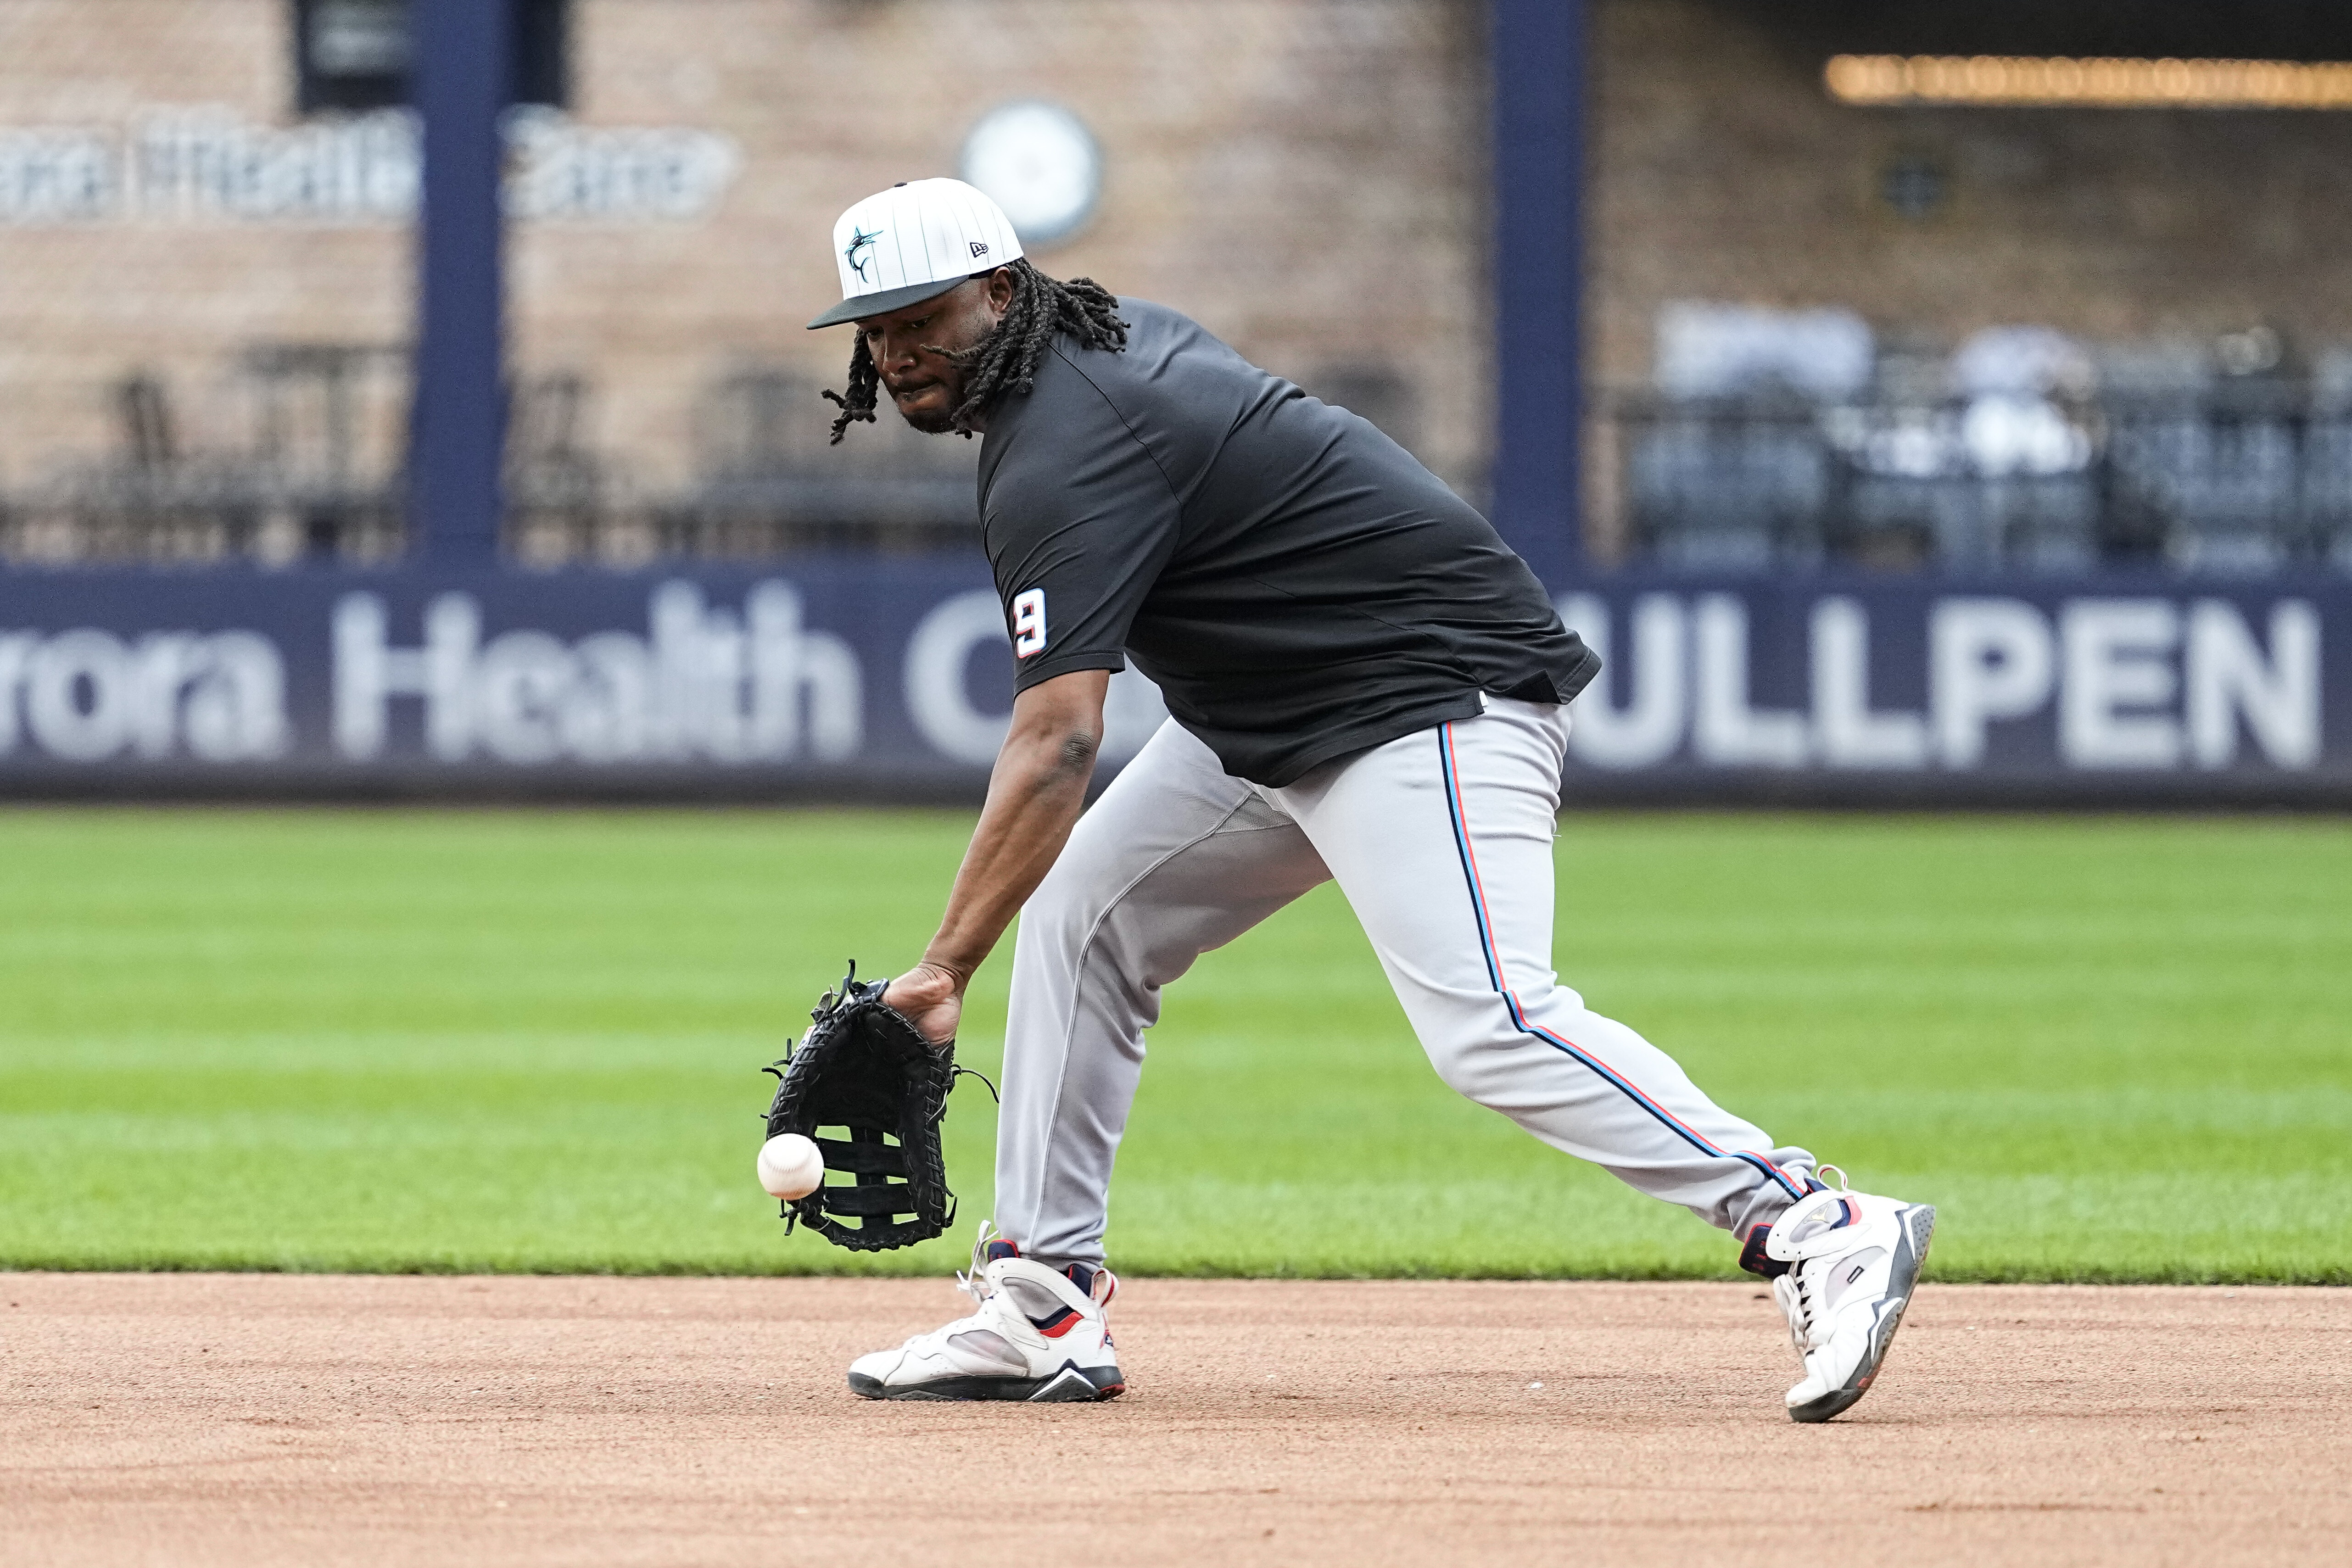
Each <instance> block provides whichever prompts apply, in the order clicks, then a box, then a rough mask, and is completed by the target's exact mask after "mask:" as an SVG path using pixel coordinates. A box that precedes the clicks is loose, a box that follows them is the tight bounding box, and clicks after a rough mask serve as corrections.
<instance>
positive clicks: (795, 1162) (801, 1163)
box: [760, 1133, 824, 1198]
mask: <svg viewBox="0 0 2352 1568" xmlns="http://www.w3.org/2000/svg"><path fill="white" fill-rule="evenodd" d="M823 1185H824V1155H821V1154H819V1153H818V1152H817V1146H816V1145H815V1143H814V1141H812V1140H810V1139H808V1138H804V1137H803V1136H801V1135H800V1134H798V1133H779V1134H776V1135H775V1136H774V1137H772V1138H770V1139H769V1140H768V1141H767V1142H766V1143H764V1144H762V1145H760V1186H761V1187H762V1188H763V1189H765V1191H766V1192H767V1194H768V1196H769V1197H782V1198H795V1197H807V1196H808V1195H809V1194H811V1193H813V1192H814V1191H815V1190H816V1189H817V1188H818V1187H819V1186H823Z"/></svg>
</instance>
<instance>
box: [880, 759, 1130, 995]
mask: <svg viewBox="0 0 2352 1568" xmlns="http://www.w3.org/2000/svg"><path fill="white" fill-rule="evenodd" d="M1101 740H1102V724H1101V717H1100V714H1099V712H1097V713H1095V714H1092V715H1087V714H1083V713H1081V714H1076V715H1066V714H1055V715H1052V716H1050V718H1049V721H1048V722H1044V723H1034V724H1031V725H1026V726H1022V725H1018V724H1016V727H1015V729H1014V731H1013V734H1012V735H1011V736H1010V737H1007V739H1006V741H1005V744H1004V748H1003V750H1002V751H1001V752H999V753H998V754H997V758H996V768H995V770H994V771H993V772H992V774H991V775H990V776H989V782H988V803H987V804H986V805H985V806H983V807H982V809H981V813H980V825H979V827H978V828H977V829H976V830H975V831H973V833H972V836H971V848H970V849H969V850H967V851H966V852H964V860H963V865H962V866H961V869H959V870H958V871H957V873H956V879H955V887H954V889H953V891H952V892H950V894H949V895H948V907H947V913H946V915H944V916H942V917H941V919H940V929H939V935H938V936H934V937H932V938H931V943H930V946H929V947H928V948H927V949H925V951H924V953H923V962H924V963H926V964H929V965H933V966H936V967H940V968H943V969H947V970H949V971H950V972H951V973H953V974H954V976H955V977H956V979H957V981H958V982H959V984H961V982H962V981H965V980H968V979H970V978H971V975H972V972H973V971H974V970H976V969H978V968H979V967H980V966H981V964H982V961H983V960H985V959H986V958H987V956H988V955H989V953H990V952H991V951H992V950H993V949H994V947H995V946H996V943H997V940H998V938H1000V937H1002V936H1003V935H1004V928H1005V927H1006V926H1008V925H1012V924H1013V916H1014V915H1017V914H1019V913H1020V911H1021V906H1022V905H1023V904H1025V903H1027V902H1028V900H1029V895H1030V894H1032V893H1034V892H1035V891H1036V890H1037V884H1038V883H1041V882H1043V881H1045V873H1047V872H1049V871H1051V870H1052V869H1053V868H1054V862H1055V859H1056V858H1058V857H1059V856H1060V854H1061V852H1062V846H1063V844H1065V843H1066V842H1067V841H1068V840H1069V837H1070V829H1071V828H1072V826H1074V825H1075V824H1076V821H1077V820H1078V813H1079V812H1080V811H1081V810H1084V809H1085V806H1086V797H1087V783H1088V782H1089V781H1090V780H1091V779H1093V777H1094V770H1095V753H1096V750H1097V747H1099V745H1100V744H1101Z"/></svg>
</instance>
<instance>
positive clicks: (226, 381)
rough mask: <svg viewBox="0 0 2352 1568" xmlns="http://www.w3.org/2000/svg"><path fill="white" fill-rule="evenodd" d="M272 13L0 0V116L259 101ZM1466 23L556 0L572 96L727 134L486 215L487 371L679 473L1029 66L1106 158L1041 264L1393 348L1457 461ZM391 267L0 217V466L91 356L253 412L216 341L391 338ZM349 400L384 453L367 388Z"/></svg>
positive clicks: (1368, 7)
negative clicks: (619, 192) (646, 216)
mask: <svg viewBox="0 0 2352 1568" xmlns="http://www.w3.org/2000/svg"><path fill="white" fill-rule="evenodd" d="M289 9H290V8H289V6H288V5H286V4H285V0H0V131H5V130H7V129H8V128H10V127H22V126H27V125H88V126H92V127H100V128H111V129H113V130H114V131H118V132H119V131H121V129H122V128H123V127H124V126H125V125H126V124H127V123H129V122H130V121H131V120H132V119H133V118H134V117H136V116H137V115H139V114H140V113H142V112H143V111H146V110H152V109H154V108H156V107H158V106H174V105H195V104H217V105H223V106H226V107H228V108H230V109H233V110H236V111H237V112H238V113H239V114H241V115H244V116H246V117H248V118H250V119H253V120H268V121H273V122H278V123H281V124H282V123H286V122H288V121H289V120H290V119H291V109H290V99H291V97H292V92H293V85H292V69H291V65H290V55H289V40H288V37H287V36H286V28H287V26H288V16H289ZM1481 36H1482V26H1481V21H1480V12H1479V8H1478V7H1477V5H1475V0H1440V3H1432V0H862V3H855V4H853V3H850V0H579V4H578V6H577V10H576V12H575V34H574V37H575V43H574V53H573V57H572V63H573V80H574V84H575V85H574V96H573V104H572V109H573V113H574V116H575V118H576V119H577V120H579V121H581V122H583V123H584V124H588V125H605V126H651V125H661V126H691V127H698V128H700V129H703V130H707V131H716V132H719V133H722V134H724V135H725V136H727V137H730V138H731V139H732V140H733V141H734V142H735V143H736V144H737V145H738V146H739V147H740V152H741V154H742V161H741V164H740V172H739V173H738V174H737V176H736V178H735V180H734V183H733V184H732V187H731V188H730V190H729V191H728V193H727V194H726V196H725V198H724V200H723V201H722V202H721V203H720V204H719V206H718V207H717V208H716V210H715V211H714V212H712V213H711V214H709V216H707V217H705V218H703V219H700V220H698V221H694V222H689V223H632V224H626V225H615V224H597V223H576V222H571V223H567V222H550V223H535V224H527V225H518V226H517V228H516V229H515V231H514V235H513V241H512V250H511V274H510V287H511V291H512V298H513V307H514V309H513V319H514V333H515V358H516V361H517V363H518V366H519V368H520V370H521V371H523V372H525V373H527V374H528V373H544V372H550V371H577V372H579V373H581V374H582V375H583V376H584V377H585V379H586V380H587V382H588V383H589V385H590V388H591V392H592V397H591V400H590V402H589V404H588V408H589V422H590V428H589V434H590V436H591V439H592V440H593V443H594V444H597V445H599V446H601V447H602V448H604V450H606V451H607V452H609V453H611V454H612V455H615V456H616V457H618V458H619V459H620V460H621V461H622V462H623V464H624V465H625V466H626V467H627V468H628V469H629V471H630V472H632V473H633V474H634V475H635V476H636V478H637V479H638V481H639V482H640V483H641V484H643V485H645V486H652V487H655V488H659V487H662V486H676V485H680V484H683V483H685V482H686V481H687V480H688V477H689V476H690V471H691V469H692V467H693V465H694V461H695V459H694V447H695V439H694V437H695V430H694V425H695V418H696V409H697V407H698V399H700V398H701V397H702V396H703V395H704V393H705V392H707V390H708V389H709V386H710V385H711V384H712V383H713V382H715V381H717V380H718V379H719V378H721V377H724V376H725V375H727V374H729V373H730V371H736V370H739V369H740V368H742V367H744V366H745V365H747V364H754V363H761V364H764V363H774V364H781V365H785V366H792V367H799V368H801V369H803V370H804V371H806V372H807V373H809V374H811V375H813V376H833V377H837V376H838V374H839V371H840V368H841V366H842V365H843V363H845V361H846V357H847V353H848V349H849V343H848V340H847V335H846V333H845V332H841V331H835V332H832V333H822V334H816V333H807V332H804V331H803V329H802V327H801V323H802V322H803V321H804V320H805V319H807V318H808V316H810V315H811V314H813V313H814V311H815V310H816V309H817V308H821V307H822V306H823V305H824V304H825V303H828V302H829V301H830V300H831V299H832V298H835V297H836V295H837V292H838V285H837V283H836V281H835V273H834V267H833V263H832V258H831V256H830V255H829V235H830V230H831V224H832V220H833V218H834V216H835V214H836V213H837V212H838V211H839V210H840V209H841V208H842V207H844V206H845V205H847V204H849V203H850V202H851V201H853V200H855V199H856V198H857V197H859V196H862V195H864V194H866V193H868V192H870V191H871V190H873V189H876V188H878V187H879V186H881V185H884V184H887V183H890V182H891V181H893V180H898V179H906V178H912V177H919V176H922V175H927V174H935V173H950V172H954V169H955V162H956V156H957V151H958V148H959V145H960V143H961V140H962V137H963V134H964V132H965V131H966V130H967V129H968V128H969V126H970V125H971V122H972V121H973V120H975V119H976V118H977V117H978V116H979V115H980V114H981V113H982V111H983V110H986V109H988V108H990V107H991V106H992V105H994V104H996V103H999V102H1002V101H1003V100H1005V99H1015V98H1022V97H1031V96H1037V97H1045V98H1050V99H1056V100H1059V101H1060V102H1062V103H1064V104H1066V105H1067V106H1068V107H1069V108H1071V109H1072V110H1075V111H1076V113H1077V114H1078V115H1079V116H1080V117H1081V118H1082V119H1083V120H1085V121H1086V122H1087V124H1088V126H1089V127H1090V129H1091V130H1092V131H1093V132H1094V134H1095V135H1096V137H1097V140H1098V141H1099V142H1100V143H1101V145H1102V147H1103V150H1104V154H1105V165H1106V174H1105V186H1104V192H1103V196H1102V201H1101V205H1100V208H1099V213H1098V215H1097V218H1096V219H1095V221H1094V223H1093V224H1092V225H1091V226H1090V227H1089V228H1088V229H1087V230H1086V231H1085V232H1084V233H1083V234H1081V235H1078V236H1076V238H1075V239H1074V240H1073V241H1072V242H1070V243H1068V244H1066V245H1065V246H1060V247H1057V248H1054V249H1051V250H1049V251H1046V252H1044V253H1042V254H1040V255H1039V256H1037V257H1036V259H1037V260H1038V261H1039V263H1040V264H1041V265H1043V266H1044V267H1046V268H1047V269H1048V270H1050V271H1054V272H1056V273H1060V274H1064V275H1070V274H1080V273H1083V274H1089V275H1092V276H1094V277H1097V278H1099V279H1100V280H1102V281H1104V282H1105V283H1107V284H1108V285H1110V286H1111V287H1114V288H1117V289H1118V290H1121V291H1123V292H1129V293H1134V294H1139V295H1142V296H1146V297H1149V298H1157V299H1160V300H1162V301H1164V302H1167V303H1169V304H1172V305H1175V306H1177V307H1179V308H1182V309H1185V310H1188V311H1190V312H1191V313H1192V314H1193V315H1195V316H1197V317H1198V318H1200V319H1202V321H1203V322H1205V323H1206V324H1207V325H1209V326H1210V328H1211V329H1213V330H1215V331H1217V332H1219V333H1220V334H1222V335H1223V336H1225V337H1227V338H1228V339H1229V340H1232V341H1233V342H1234V344H1235V345H1236V346H1237V347H1239V348H1241V349H1242V350H1243V351H1244V352H1245V353H1248V354H1250V355H1252V356H1253V357H1255V358H1256V359H1258V360H1259V361H1261V362H1262V363H1265V364H1266V365H1268V366H1269V367H1271V368H1274V369H1276V370H1278V371H1283V372H1285V373H1287V374H1291V375H1294V376H1297V377H1299V378H1300V379H1302V380H1303V381H1305V382H1307V384H1308V385H1309V386H1310V387H1312V386H1314V385H1315V384H1317V382H1318V380H1328V379H1330V378H1333V377H1337V376H1344V375H1346V374H1347V373H1349V371H1351V370H1355V369H1360V368H1371V369H1375V370H1383V369H1384V370H1390V371H1394V372H1395V373H1396V374H1397V375H1398V376H1399V378H1400V379H1401V380H1402V382H1404V383H1405V384H1406V385H1407V387H1408V388H1409V393H1408V397H1407V399H1406V404H1407V406H1402V407H1401V408H1400V409H1399V411H1398V412H1397V413H1396V414H1395V416H1394V417H1395V418H1396V419H1397V420H1398V421H1399V423H1401V424H1402V426H1403V429H1402V432H1401V433H1402V434H1406V435H1407V436H1408V437H1409V439H1411V440H1412V442H1413V444H1415V445H1416V446H1417V447H1418V448H1419V449H1420V450H1421V451H1422V452H1423V455H1425V456H1426V457H1427V458H1428V459H1429V460H1430V461H1431V462H1432V463H1433V465H1435V466H1437V467H1438V468H1439V469H1440V470H1441V471H1443V472H1444V473H1445V474H1446V475H1447V476H1449V477H1451V478H1454V479H1455V480H1456V481H1457V482H1461V483H1464V484H1465V485H1469V486H1475V484H1476V483H1477V482H1478V480H1479V478H1480V474H1481V469H1482V465H1483V462H1484V454H1485V445H1486V434H1485V432H1486V419H1487V413H1486V371H1485V350H1484V347H1483V337H1484V331H1485V329H1484V325H1483V318H1482V310H1483V300H1484V293H1483V288H1482V287H1481V282H1480V277H1479V269H1480V267H1481V266H1482V265H1483V263H1482V260H1481V247H1480V245H1479V235H1480V234H1481V231H1482V228H1483V225H1484V221H1485V220H1484V215H1483V213H1484V201H1485V194H1484V177H1483V174H1482V172H1481V171H1482V168H1483V156H1484V155H1483V149H1482V145H1481V138H1482V135H1483V125H1484V113H1485V110H1484V98H1483V86H1482V78H1483V69H1484V67H1483V59H1482V56H1481V47H1482V46H1481V42H1480V39H1481ZM409 268H410V239H409V235H408V234H407V232H406V231H405V229H404V227H401V226H399V225H390V224H383V223H377V224H373V225H367V224H361V225H283V224H257V223H251V222H242V221H237V220H231V219H215V220H206V221H190V220H175V221H170V222H165V221H160V220H151V219H148V218H143V217H141V218H130V219H110V220H106V221H98V222H92V223H89V224H85V225H79V226H65V227H55V226H47V227H42V226H32V227H28V226H22V225H17V226H7V225H0V486H8V485H12V484H16V485H21V484H23V483H25V482H26V481H27V480H28V479H29V478H32V477H35V476H37V475H38V474H39V473H40V472H41V471H42V470H43V469H44V467H45V466H47V465H53V464H55V463H56V462H57V461H58V460H60V459H61V458H63V457H67V456H71V455H82V456H88V455H93V454H97V453H100V452H102V451H103V450H105V449H106V448H107V447H108V446H109V444H110V443H113V442H114V441H115V440H116V439H117V433H116V415H115V413H113V411H112V404H111V402H110V392H109V388H110V384H111V383H113V382H116V381H118V380H119V379H120V378H121V377H122V376H124V375H126V374H128V373H130V372H131V371H134V370H140V369H147V370H152V371H155V372H157V373H158V374H160V375H161V377H162V378H163V380H164V381H165V382H167V384H168V385H169V386H170V387H171V388H172V390H173V402H174V407H175V408H176V409H178V410H180V411H181V412H182V413H183V416H184V421H183V422H184V424H185V425H186V426H187V427H188V430H187V434H186V441H187V443H188V444H195V445H201V444H206V443H210V444H219V445H234V444H237V443H239V442H244V441H249V440H250V439H252V433H251V428H250V427H251V425H252V422H253V420H254V419H255V418H256V417H257V416H256V415H255V414H254V413H252V411H251V410H250V409H248V408H247V407H245V406H244V405H243V404H242V403H241V402H239V401H238V399H237V398H236V396H234V395H232V393H233V392H235V388H236V381H235V378H234V377H233V376H231V375H230V373H229V372H230V371H231V368H232V365H233V361H234V360H235V358H236V355H237V354H238V353H239V352H240V351H241V350H244V349H245V348H246V347H247V346H248V345H251V344H253V343H257V342H263V341H286V340H290V341H334V342H351V343H385V344H396V343H399V342H402V341H404V340H405V339H406V337H407V334H408V331H409V323H410V315H411V303H410V302H411V279H410V274H409ZM836 384H837V382H836ZM811 403H812V406H811V408H810V411H809V416H810V418H811V419H812V420H814V421H817V422H820V423H821V422H822V421H823V420H824V418H825V416H826V414H827V413H829V411H830V405H825V404H822V403H816V402H814V399H813V398H812V400H811ZM370 417H371V420H372V423H371V426H370V430H371V436H370V439H371V442H372V443H373V448H372V449H373V451H374V452H375V453H376V455H377V456H378V457H379V458H382V457H383V455H385V453H386V452H387V451H388V449H389V444H392V443H394V442H396V440H397V437H398V413H397V403H396V399H395V400H394V402H391V403H387V404H385V405H384V406H383V407H381V408H378V409H376V410H375V412H374V413H372V414H371V416H370ZM860 434H870V433H864V432H861V433H860Z"/></svg>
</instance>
